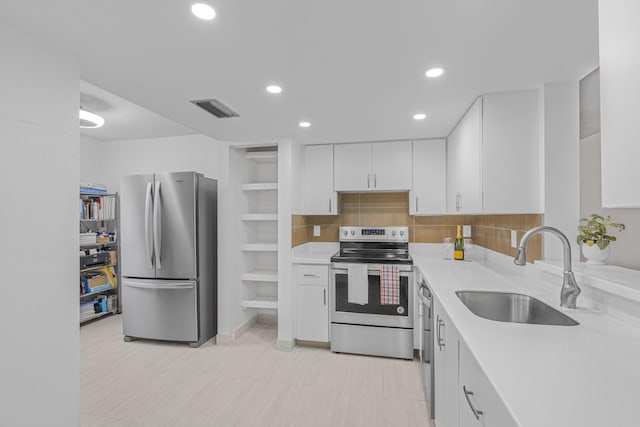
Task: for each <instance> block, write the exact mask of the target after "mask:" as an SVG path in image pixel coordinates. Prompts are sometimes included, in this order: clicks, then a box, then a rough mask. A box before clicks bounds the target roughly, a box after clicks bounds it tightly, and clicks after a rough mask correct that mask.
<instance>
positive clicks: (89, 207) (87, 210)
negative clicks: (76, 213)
mask: <svg viewBox="0 0 640 427" xmlns="http://www.w3.org/2000/svg"><path fill="white" fill-rule="evenodd" d="M115 208H116V206H115V197H110V196H96V195H87V194H83V195H82V196H81V197H80V219H98V220H101V219H114V218H115Z"/></svg>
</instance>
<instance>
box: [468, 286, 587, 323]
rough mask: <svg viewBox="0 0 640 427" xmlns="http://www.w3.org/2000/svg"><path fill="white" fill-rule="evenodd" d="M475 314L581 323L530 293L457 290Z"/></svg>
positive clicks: (515, 320) (511, 319)
mask: <svg viewBox="0 0 640 427" xmlns="http://www.w3.org/2000/svg"><path fill="white" fill-rule="evenodd" d="M456 295H458V298H460V301H462V303H463V304H464V305H466V306H467V308H468V309H469V310H471V312H472V313H473V314H475V315H476V316H480V317H484V318H485V319H489V320H497V321H498V322H512V323H531V324H535V325H559V326H576V325H579V323H578V322H576V321H575V320H573V319H572V318H570V317H569V316H566V315H564V314H563V313H561V312H559V311H558V310H555V309H553V308H551V307H550V306H548V305H547V304H545V303H543V302H542V301H540V300H538V299H535V298H533V297H530V296H529V295H523V294H513V293H509V292H486V291H457V292H456Z"/></svg>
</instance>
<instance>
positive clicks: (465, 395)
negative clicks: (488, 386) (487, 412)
mask: <svg viewBox="0 0 640 427" xmlns="http://www.w3.org/2000/svg"><path fill="white" fill-rule="evenodd" d="M462 391H464V397H466V398H467V404H468V405H469V408H471V412H473V415H474V416H475V417H476V420H479V419H480V415H483V414H484V412H482V411H481V410H479V409H476V408H474V407H473V403H471V399H469V396H473V392H472V391H469V390H467V387H466V386H464V385H463V386H462Z"/></svg>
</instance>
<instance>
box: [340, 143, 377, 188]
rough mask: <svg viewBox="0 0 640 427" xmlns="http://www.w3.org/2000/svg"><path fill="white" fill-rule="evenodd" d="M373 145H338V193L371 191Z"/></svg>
mask: <svg viewBox="0 0 640 427" xmlns="http://www.w3.org/2000/svg"><path fill="white" fill-rule="evenodd" d="M371 154H372V153H371V144H338V145H336V146H335V163H334V164H335V170H334V176H335V182H334V185H335V187H334V189H335V190H336V191H369V190H370V189H371Z"/></svg>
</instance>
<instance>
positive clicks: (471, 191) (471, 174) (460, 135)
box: [446, 98, 482, 214]
mask: <svg viewBox="0 0 640 427" xmlns="http://www.w3.org/2000/svg"><path fill="white" fill-rule="evenodd" d="M481 155H482V98H478V99H477V100H476V101H475V102H474V103H473V105H472V106H471V107H470V108H469V110H468V111H467V112H466V113H465V115H464V117H463V118H462V120H460V122H459V123H458V125H457V126H456V127H455V129H454V130H453V132H451V134H450V135H449V138H448V139H447V184H446V188H447V213H452V214H457V213H481V212H482V174H481V164H482V159H481Z"/></svg>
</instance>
